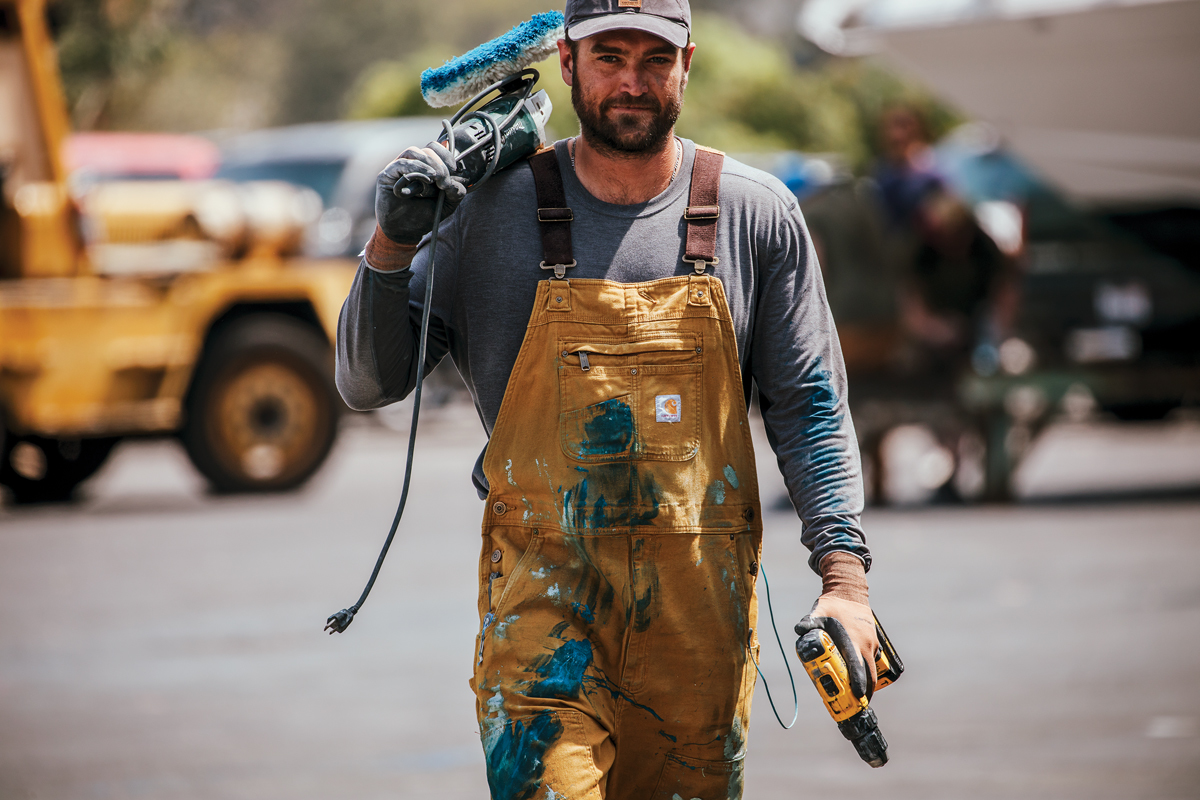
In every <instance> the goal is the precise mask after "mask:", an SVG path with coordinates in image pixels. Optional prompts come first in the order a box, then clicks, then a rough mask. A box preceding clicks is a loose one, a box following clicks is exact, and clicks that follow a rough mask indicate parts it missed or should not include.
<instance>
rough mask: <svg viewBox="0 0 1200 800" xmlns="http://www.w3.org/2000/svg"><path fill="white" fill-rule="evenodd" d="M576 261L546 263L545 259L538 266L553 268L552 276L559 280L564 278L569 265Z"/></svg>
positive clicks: (574, 263) (571, 265) (573, 264)
mask: <svg viewBox="0 0 1200 800" xmlns="http://www.w3.org/2000/svg"><path fill="white" fill-rule="evenodd" d="M577 263H579V262H577V261H575V260H572V261H571V263H570V264H547V263H546V262H545V261H543V262H542V263H541V264H539V266H540V267H541V268H542V269H552V270H554V278H555V279H556V280H560V281H561V280H566V277H567V270H569V269H570V268H571V267H573V266H575V265H576V264H577Z"/></svg>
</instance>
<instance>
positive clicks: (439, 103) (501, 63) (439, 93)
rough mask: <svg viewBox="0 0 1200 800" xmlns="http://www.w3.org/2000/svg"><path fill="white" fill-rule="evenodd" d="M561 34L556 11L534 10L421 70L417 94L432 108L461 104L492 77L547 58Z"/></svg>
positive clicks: (503, 76) (492, 81)
mask: <svg viewBox="0 0 1200 800" xmlns="http://www.w3.org/2000/svg"><path fill="white" fill-rule="evenodd" d="M563 36H564V33H563V15H562V14H561V13H560V12H558V11H548V12H546V13H545V14H534V15H533V18H532V19H530V20H529V21H528V22H522V23H521V24H520V25H518V26H516V27H515V28H513V29H512V30H511V31H509V32H508V33H506V34H504V35H503V36H500V37H497V38H495V39H492V40H491V41H490V42H487V43H485V44H481V45H479V47H476V48H475V49H474V50H472V51H471V52H469V53H466V54H465V55H461V56H459V57H458V58H452V59H450V60H449V61H447V62H446V63H445V64H444V65H442V66H440V67H438V68H437V69H427V70H425V71H424V72H422V73H421V95H422V96H423V97H424V98H425V102H426V103H429V105H431V106H433V107H434V108H441V107H445V106H457V105H462V104H463V103H465V102H467V101H468V100H470V99H471V98H472V97H474V96H475V95H477V94H479V93H480V92H482V91H483V90H484V89H486V88H487V87H489V86H491V85H492V84H493V83H495V82H496V81H498V80H501V79H503V78H507V77H508V76H509V75H513V74H515V73H517V72H520V71H521V70H523V69H525V68H526V67H528V66H529V65H530V64H536V63H537V62H539V61H543V60H545V59H547V58H549V57H550V55H551V54H552V53H554V52H556V51H557V50H558V40H559V39H561V38H563Z"/></svg>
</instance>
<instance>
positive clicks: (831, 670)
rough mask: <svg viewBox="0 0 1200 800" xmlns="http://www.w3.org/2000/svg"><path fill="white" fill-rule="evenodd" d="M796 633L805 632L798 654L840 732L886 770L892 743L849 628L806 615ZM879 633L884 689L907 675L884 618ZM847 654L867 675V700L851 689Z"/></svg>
mask: <svg viewBox="0 0 1200 800" xmlns="http://www.w3.org/2000/svg"><path fill="white" fill-rule="evenodd" d="M796 633H798V634H801V636H800V638H799V639H797V640H796V654H797V655H798V656H800V660H801V661H802V662H803V663H804V671H805V672H807V673H808V677H810V678H812V682H813V685H814V686H816V687H817V692H818V693H819V694H820V695H821V699H822V700H824V701H825V707H826V708H828V709H829V715H830V716H831V717H833V720H834V722H836V723H837V724H838V730H840V731H841V732H842V735H843V736H845V737H846V738H847V739H849V740H850V742H851V744H853V745H854V749H855V750H857V751H858V755H859V757H860V758H862V760H863V761H865V762H867V763H868V764H870V765H871V766H872V767H882V766H883V765H884V764H886V763H887V760H888V758H887V740H886V739H884V738H883V734H882V733H880V732H879V721H878V719H876V717H875V712H874V711H873V710H872V709H871V708H869V707H868V704H869V703H870V701H871V695H872V694H873V692H872V690H871V689H870V688H869V686H867V678H866V675H865V665H864V664H863V663H862V659H861V658H860V657H859V655H858V653H856V652H855V651H854V648H853V644H852V643H851V641H850V637H849V635H848V634H847V633H846V630H845V628H843V627H842V625H841V623H840V622H838V621H837V620H836V619H832V618H829V617H805V618H804V620H802V621H801V622H800V624H799V625H797V626H796ZM875 633H876V634H877V635H878V637H879V652H878V653H876V654H875V675H876V679H875V689H882V688H883V687H885V686H889V685H891V684H893V683H895V682H896V679H897V678H899V677H900V673H902V672H904V664H903V663H902V662H901V661H900V657H899V656H897V655H896V651H895V649H894V648H893V647H892V643H891V640H889V639H888V637H887V634H886V633H884V631H883V626H882V625H880V624H879V619H878V617H876V619H875ZM835 643H836V644H835ZM845 653H849V654H850V655H851V657H852V658H853V659H854V661H855V669H856V670H862V671H863V674H862V675H861V676H858V682H861V683H862V684H863V685H864V686H867V691H866V692H863V693H862V696H861V697H857V696H855V693H854V692H853V691H852V690H851V683H852V681H851V677H850V676H851V672H850V668H848V667H847V665H846V658H845V655H844V654H845Z"/></svg>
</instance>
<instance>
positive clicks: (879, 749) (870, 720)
mask: <svg viewBox="0 0 1200 800" xmlns="http://www.w3.org/2000/svg"><path fill="white" fill-rule="evenodd" d="M838 730H840V731H841V732H842V736H845V737H846V739H847V740H849V742H850V744H852V745H854V749H855V750H857V751H858V757H859V758H861V759H862V760H863V761H865V762H867V763H868V764H870V765H871V766H872V767H882V766H883V765H884V764H886V763H887V760H888V757H887V739H884V738H883V734H882V733H880V732H879V720H878V719H877V718H876V717H875V712H874V710H872V709H870V708H864V709H863V710H862V711H860V712H858V713H857V714H855V715H854V716H853V717H851V718H850V719H846V720H842V721H841V722H839V723H838Z"/></svg>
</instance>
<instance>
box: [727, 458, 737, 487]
mask: <svg viewBox="0 0 1200 800" xmlns="http://www.w3.org/2000/svg"><path fill="white" fill-rule="evenodd" d="M724 471H725V480H727V481H729V485H730V486H732V487H733V488H735V489H737V488H738V477H737V471H736V470H734V468H733V466H732V465H731V464H726V465H725V470H724Z"/></svg>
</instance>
